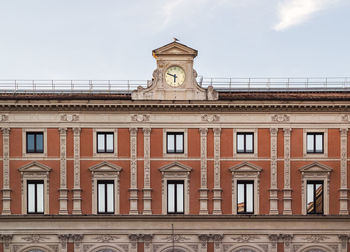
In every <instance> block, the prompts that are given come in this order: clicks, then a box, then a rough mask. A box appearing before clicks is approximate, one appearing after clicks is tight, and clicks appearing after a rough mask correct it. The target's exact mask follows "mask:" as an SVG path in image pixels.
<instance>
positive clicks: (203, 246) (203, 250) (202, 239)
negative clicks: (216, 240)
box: [198, 234, 210, 252]
mask: <svg viewBox="0 0 350 252" xmlns="http://www.w3.org/2000/svg"><path fill="white" fill-rule="evenodd" d="M209 239H210V235H208V234H200V235H198V240H199V243H200V248H199V250H198V251H199V252H207V248H208V242H209Z"/></svg>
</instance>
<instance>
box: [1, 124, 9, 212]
mask: <svg viewBox="0 0 350 252" xmlns="http://www.w3.org/2000/svg"><path fill="white" fill-rule="evenodd" d="M1 131H2V142H3V145H2V146H3V186H2V214H3V215H8V214H11V188H10V128H1Z"/></svg>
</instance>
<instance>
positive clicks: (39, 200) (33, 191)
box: [27, 180, 44, 213]
mask: <svg viewBox="0 0 350 252" xmlns="http://www.w3.org/2000/svg"><path fill="white" fill-rule="evenodd" d="M27 212H28V213H44V182H43V181H42V180H28V181H27Z"/></svg>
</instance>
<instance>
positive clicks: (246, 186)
mask: <svg viewBox="0 0 350 252" xmlns="http://www.w3.org/2000/svg"><path fill="white" fill-rule="evenodd" d="M237 213H239V214H247V213H250V214H252V213H254V181H237Z"/></svg>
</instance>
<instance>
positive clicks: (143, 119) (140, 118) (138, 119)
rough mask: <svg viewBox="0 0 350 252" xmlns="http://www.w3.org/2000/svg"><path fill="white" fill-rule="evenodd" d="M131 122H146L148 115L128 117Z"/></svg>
mask: <svg viewBox="0 0 350 252" xmlns="http://www.w3.org/2000/svg"><path fill="white" fill-rule="evenodd" d="M130 118H131V121H133V122H148V121H149V118H150V115H149V114H133V115H131V116H130Z"/></svg>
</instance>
